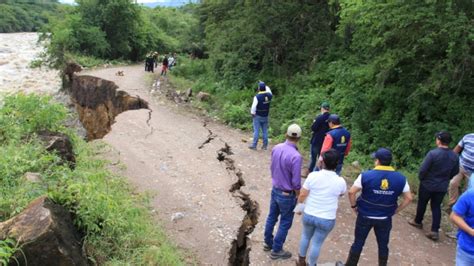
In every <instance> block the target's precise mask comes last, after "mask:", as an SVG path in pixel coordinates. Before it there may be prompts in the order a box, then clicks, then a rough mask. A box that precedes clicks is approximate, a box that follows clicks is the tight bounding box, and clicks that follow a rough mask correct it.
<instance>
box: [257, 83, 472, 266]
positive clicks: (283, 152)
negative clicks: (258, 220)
mask: <svg viewBox="0 0 474 266" xmlns="http://www.w3.org/2000/svg"><path fill="white" fill-rule="evenodd" d="M272 98H273V95H272V92H271V90H270V88H269V87H268V86H267V85H266V84H265V83H264V82H259V83H258V92H257V94H256V95H255V97H254V98H253V103H252V107H251V110H250V113H251V115H252V117H253V127H254V138H253V142H252V143H251V145H250V146H249V148H250V149H253V150H255V149H256V148H257V143H258V138H259V131H260V130H261V131H262V133H263V134H262V135H263V146H262V149H264V150H266V149H267V148H268V130H267V129H268V115H269V111H270V103H271V100H272ZM320 110H321V114H320V115H318V116H317V117H316V119H315V120H314V122H313V124H312V128H311V129H312V132H313V136H312V138H311V160H310V163H309V166H308V167H307V168H305V169H303V171H302V167H303V158H302V156H301V154H300V152H299V151H298V148H297V144H298V142H299V141H300V139H301V134H302V130H301V128H300V126H298V125H296V124H292V125H290V126H289V127H288V129H287V132H286V141H285V142H284V143H280V144H278V145H276V146H274V147H273V149H272V151H271V166H270V169H271V176H272V192H271V199H270V209H269V213H268V216H267V219H266V224H265V232H264V246H263V249H264V250H265V251H268V252H270V258H272V259H288V258H290V257H291V256H292V254H291V252H289V251H287V250H285V249H283V245H284V242H285V240H286V237H287V234H288V231H289V230H290V228H291V226H292V223H293V218H294V215H295V214H299V215H301V214H302V215H303V218H302V223H303V230H302V234H301V240H300V245H299V251H298V259H297V265H308V264H309V265H316V264H317V260H318V257H319V253H320V249H321V246H322V244H323V242H324V240H325V239H326V237H327V236H328V234H329V233H330V232H331V230H332V229H333V228H334V226H335V223H336V212H337V208H338V200H339V198H340V197H341V196H343V195H344V194H346V187H347V185H346V181H345V180H344V178H342V177H340V172H341V169H342V165H343V161H344V157H345V156H347V154H348V153H349V151H350V149H351V143H352V140H351V134H350V133H349V131H348V130H347V129H345V128H344V127H342V125H341V119H340V117H339V116H338V115H336V114H331V113H330V105H329V103H327V102H323V103H322V104H321V105H320ZM434 139H435V143H436V146H437V148H436V149H433V150H431V151H430V152H428V154H427V155H426V157H425V159H424V161H423V163H422V165H421V167H420V170H419V178H420V186H419V191H418V206H417V213H416V216H415V219H414V220H412V221H410V222H409V224H410V225H412V226H415V227H417V228H420V229H421V228H422V227H423V224H422V221H423V216H424V214H425V210H426V206H427V203H428V202H431V210H432V213H433V219H432V226H431V231H430V232H429V233H427V234H426V236H427V237H428V238H430V239H431V240H434V241H436V240H438V239H439V232H438V231H439V227H440V220H441V204H442V200H443V198H444V196H445V195H446V193H447V192H448V188H449V196H450V204H452V205H453V206H452V212H451V215H450V219H451V221H452V222H453V223H454V224H456V225H457V226H458V227H459V230H458V234H457V239H458V246H457V251H456V265H460V266H461V265H462V266H464V265H474V184H472V183H474V174H473V172H474V133H472V134H468V135H466V136H464V138H463V139H462V140H461V141H460V142H459V143H458V145H457V146H456V147H455V148H454V150H451V149H450V148H449V144H450V142H451V135H450V133H449V132H446V131H440V132H438V133H436V134H435V138H434ZM371 157H372V158H373V159H374V168H373V169H372V170H368V171H364V172H362V173H361V174H360V175H359V176H358V177H357V179H356V180H355V181H354V184H353V185H352V187H351V188H350V189H349V191H348V192H347V194H348V198H349V203H350V206H351V209H352V211H353V212H354V213H355V214H356V215H357V219H356V221H355V230H354V242H353V244H352V246H351V248H350V250H349V254H348V257H347V259H346V262H345V265H348V266H351V265H357V264H358V262H359V258H360V256H361V253H362V249H363V247H364V244H365V241H366V239H367V236H368V234H369V233H370V231H371V230H372V229H374V232H375V236H376V239H377V244H378V265H387V262H388V257H389V248H388V244H389V240H390V231H391V229H392V216H393V215H395V214H397V213H399V212H400V211H401V210H403V209H404V208H405V207H406V206H408V205H409V204H410V202H411V201H412V199H413V196H412V194H411V192H410V186H409V184H408V181H407V178H406V177H405V176H404V175H403V174H402V173H400V172H398V171H396V170H395V169H394V168H393V167H392V166H391V163H392V152H391V150H390V149H388V148H379V149H378V150H377V151H375V152H374V153H373V154H372V155H371ZM302 177H306V180H305V181H304V183H303V185H302V184H301V178H302ZM463 181H464V183H466V184H467V183H469V182H470V184H469V185H468V186H470V187H471V188H469V189H467V191H466V192H465V193H463V195H462V196H461V197H459V199H458V195H459V190H460V185H461V183H463ZM399 197H401V198H402V201H401V202H400V204H399V203H398V199H399ZM278 220H280V222H279V225H278V228H277V229H276V232H274V229H275V226H276V223H277V221H278ZM310 245H311V248H309V246H310ZM338 263H340V264H341V265H342V263H341V262H338Z"/></svg>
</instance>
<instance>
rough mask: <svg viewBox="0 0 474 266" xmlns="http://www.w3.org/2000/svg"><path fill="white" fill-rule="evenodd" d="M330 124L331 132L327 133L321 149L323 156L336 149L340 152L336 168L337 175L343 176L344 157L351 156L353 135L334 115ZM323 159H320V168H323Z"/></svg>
mask: <svg viewBox="0 0 474 266" xmlns="http://www.w3.org/2000/svg"><path fill="white" fill-rule="evenodd" d="M328 124H329V128H330V130H329V131H328V133H326V136H325V137H324V141H323V147H322V148H321V154H323V153H324V152H326V151H328V150H330V149H335V150H336V151H338V152H339V163H338V165H337V168H336V173H337V174H338V175H340V174H341V171H342V165H343V164H344V157H345V156H347V155H348V154H349V151H350V150H351V145H352V139H351V133H349V131H347V129H345V128H344V127H343V126H342V125H341V119H340V118H339V116H338V115H335V114H332V115H329V117H328ZM321 163H322V158H321V157H320V158H319V160H318V163H317V166H318V168H321Z"/></svg>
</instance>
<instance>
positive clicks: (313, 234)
mask: <svg viewBox="0 0 474 266" xmlns="http://www.w3.org/2000/svg"><path fill="white" fill-rule="evenodd" d="M335 224H336V220H328V219H323V218H318V217H316V216H312V215H309V214H306V213H305V214H304V215H303V232H302V233H301V241H300V251H299V254H300V256H302V257H306V252H307V250H308V246H309V241H310V240H311V250H310V251H309V256H308V257H309V265H316V263H317V262H318V257H319V251H320V250H321V246H322V245H323V242H324V239H326V237H327V236H328V235H329V232H331V230H332V229H333V228H334V225H335Z"/></svg>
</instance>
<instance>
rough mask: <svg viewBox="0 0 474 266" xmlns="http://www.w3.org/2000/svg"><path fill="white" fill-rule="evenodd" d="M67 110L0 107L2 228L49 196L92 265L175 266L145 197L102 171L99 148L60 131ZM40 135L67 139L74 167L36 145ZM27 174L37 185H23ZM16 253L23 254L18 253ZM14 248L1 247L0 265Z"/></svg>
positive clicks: (38, 104)
mask: <svg viewBox="0 0 474 266" xmlns="http://www.w3.org/2000/svg"><path fill="white" fill-rule="evenodd" d="M67 115H68V114H67V112H66V110H65V108H64V107H63V106H62V105H60V104H56V103H52V102H51V100H50V98H47V97H40V96H25V95H21V94H19V95H14V96H8V97H6V98H4V99H3V104H2V106H1V108H0V147H1V148H0V195H2V196H1V197H0V221H4V220H6V219H8V218H10V217H12V216H14V215H16V214H18V213H19V212H21V211H22V210H23V208H24V207H25V206H26V205H27V204H28V203H29V202H30V201H31V200H33V199H35V198H36V197H38V196H41V195H45V194H47V195H48V196H49V197H50V198H52V199H53V200H54V201H55V202H57V203H59V204H62V205H63V206H65V207H66V208H68V209H69V211H70V212H71V213H72V214H73V217H74V222H75V224H76V227H77V228H78V229H79V230H80V231H82V232H83V234H84V238H83V239H84V244H83V245H84V250H85V252H86V254H87V256H88V258H89V259H90V260H91V261H93V262H94V263H95V264H98V265H104V264H117V265H125V264H130V265H179V264H181V260H180V256H179V254H177V253H176V248H175V247H174V246H172V245H170V244H169V242H168V241H167V240H166V238H165V236H164V234H163V232H161V231H160V229H159V228H157V227H156V225H155V224H154V223H153V219H152V218H151V217H150V215H149V213H148V210H147V209H146V208H145V207H143V206H144V203H145V202H144V200H145V199H144V198H143V197H141V196H138V195H137V194H136V193H132V191H131V190H130V189H129V188H128V185H127V183H126V181H125V180H124V179H122V178H121V177H118V176H114V175H113V174H111V173H110V172H109V171H108V170H107V169H106V162H105V161H101V160H99V159H98V158H97V154H98V153H99V152H100V151H101V150H102V148H103V144H92V143H86V142H85V141H84V140H82V139H81V138H79V137H78V136H77V135H75V133H73V132H72V130H71V129H67V128H65V127H64V126H63V120H64V119H65V118H66V116H67ZM41 130H51V131H59V132H64V133H66V134H68V135H69V136H71V137H72V139H73V141H74V150H75V153H76V167H75V169H74V170H71V169H70V168H69V167H68V166H67V165H64V164H61V162H60V158H59V157H58V156H57V155H56V154H55V153H49V152H47V151H46V150H45V147H44V146H43V145H42V143H41V142H40V141H39V140H38V138H37V136H36V133H37V132H39V131H41ZM26 172H36V173H39V174H40V175H41V178H42V180H41V182H39V183H32V182H29V181H27V180H26V179H25V178H23V175H24V174H25V173H26ZM20 248H21V247H20ZM17 250H18V247H17V246H16V245H15V243H14V242H12V240H6V241H0V262H2V261H3V260H8V257H10V256H11V255H12V253H14V252H15V251H17Z"/></svg>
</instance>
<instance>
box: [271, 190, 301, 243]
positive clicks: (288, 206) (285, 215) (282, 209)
mask: <svg viewBox="0 0 474 266" xmlns="http://www.w3.org/2000/svg"><path fill="white" fill-rule="evenodd" d="M284 193H285V192H283V191H281V190H280V189H277V188H273V189H272V196H271V200H270V211H269V213H268V217H267V222H266V224H265V233H264V235H265V244H267V245H268V246H270V247H272V250H273V251H274V252H279V251H281V250H282V249H283V243H285V240H286V236H287V235H288V231H289V230H290V227H291V225H292V224H293V217H294V216H295V213H294V212H293V209H294V208H295V206H296V194H295V193H294V192H293V193H291V194H290V195H284ZM285 194H287V193H285ZM278 216H280V225H279V226H278V230H277V232H276V235H275V236H273V228H274V227H275V224H276V223H277V221H278Z"/></svg>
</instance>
